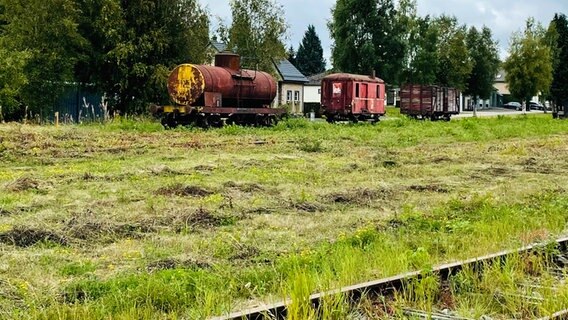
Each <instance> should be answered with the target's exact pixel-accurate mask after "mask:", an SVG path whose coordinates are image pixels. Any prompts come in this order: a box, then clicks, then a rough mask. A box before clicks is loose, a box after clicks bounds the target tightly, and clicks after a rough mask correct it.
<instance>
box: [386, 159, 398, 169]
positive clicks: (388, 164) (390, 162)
mask: <svg viewBox="0 0 568 320" xmlns="http://www.w3.org/2000/svg"><path fill="white" fill-rule="evenodd" d="M383 167H385V168H395V167H398V163H397V162H396V161H394V160H385V161H383Z"/></svg>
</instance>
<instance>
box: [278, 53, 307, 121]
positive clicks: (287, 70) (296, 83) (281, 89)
mask: <svg viewBox="0 0 568 320" xmlns="http://www.w3.org/2000/svg"><path fill="white" fill-rule="evenodd" d="M274 67H275V68H276V71H277V72H278V79H277V80H278V90H277V92H276V99H274V105H275V106H281V105H288V106H289V107H290V110H289V112H290V113H291V114H303V113H304V85H305V84H306V83H308V82H309V80H308V79H307V78H306V77H305V76H304V75H303V74H302V73H301V72H300V71H298V69H296V67H295V66H294V65H293V64H292V63H290V61H288V60H286V59H282V60H279V61H275V62H274Z"/></svg>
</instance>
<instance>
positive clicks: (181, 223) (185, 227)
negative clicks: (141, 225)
mask: <svg viewBox="0 0 568 320" xmlns="http://www.w3.org/2000/svg"><path fill="white" fill-rule="evenodd" d="M236 221H237V217H235V216H231V215H217V214H214V213H212V212H210V211H209V210H206V209H204V208H199V209H198V210H196V211H194V212H190V213H184V214H181V215H171V216H168V217H164V218H161V219H159V220H158V221H157V223H158V224H159V225H163V226H167V227H170V228H173V230H174V231H175V232H176V233H181V232H187V231H192V230H196V229H209V228H215V227H221V226H227V225H233V224H234V223H235V222H236Z"/></svg>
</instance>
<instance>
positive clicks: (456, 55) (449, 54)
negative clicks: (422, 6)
mask: <svg viewBox="0 0 568 320" xmlns="http://www.w3.org/2000/svg"><path fill="white" fill-rule="evenodd" d="M433 23H434V25H435V26H434V27H435V28H436V29H437V34H438V41H437V44H436V47H437V51H438V54H437V55H438V68H437V72H436V83H437V84H439V85H442V86H448V87H453V88H457V89H459V90H462V91H465V90H466V89H467V79H468V77H469V75H470V73H471V70H472V67H473V64H472V62H471V59H470V57H469V50H468V47H467V44H466V41H465V39H466V27H465V25H459V24H458V21H457V19H456V18H455V17H448V16H441V17H439V18H437V19H435V20H434V22H433Z"/></svg>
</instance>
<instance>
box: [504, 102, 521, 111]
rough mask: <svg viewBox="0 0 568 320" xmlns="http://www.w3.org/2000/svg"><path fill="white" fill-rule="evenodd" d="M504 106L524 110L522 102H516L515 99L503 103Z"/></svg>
mask: <svg viewBox="0 0 568 320" xmlns="http://www.w3.org/2000/svg"><path fill="white" fill-rule="evenodd" d="M503 108H506V109H513V110H517V111H521V110H523V106H522V105H521V103H519V102H514V101H513V102H508V103H505V104H504V105H503Z"/></svg>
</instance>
